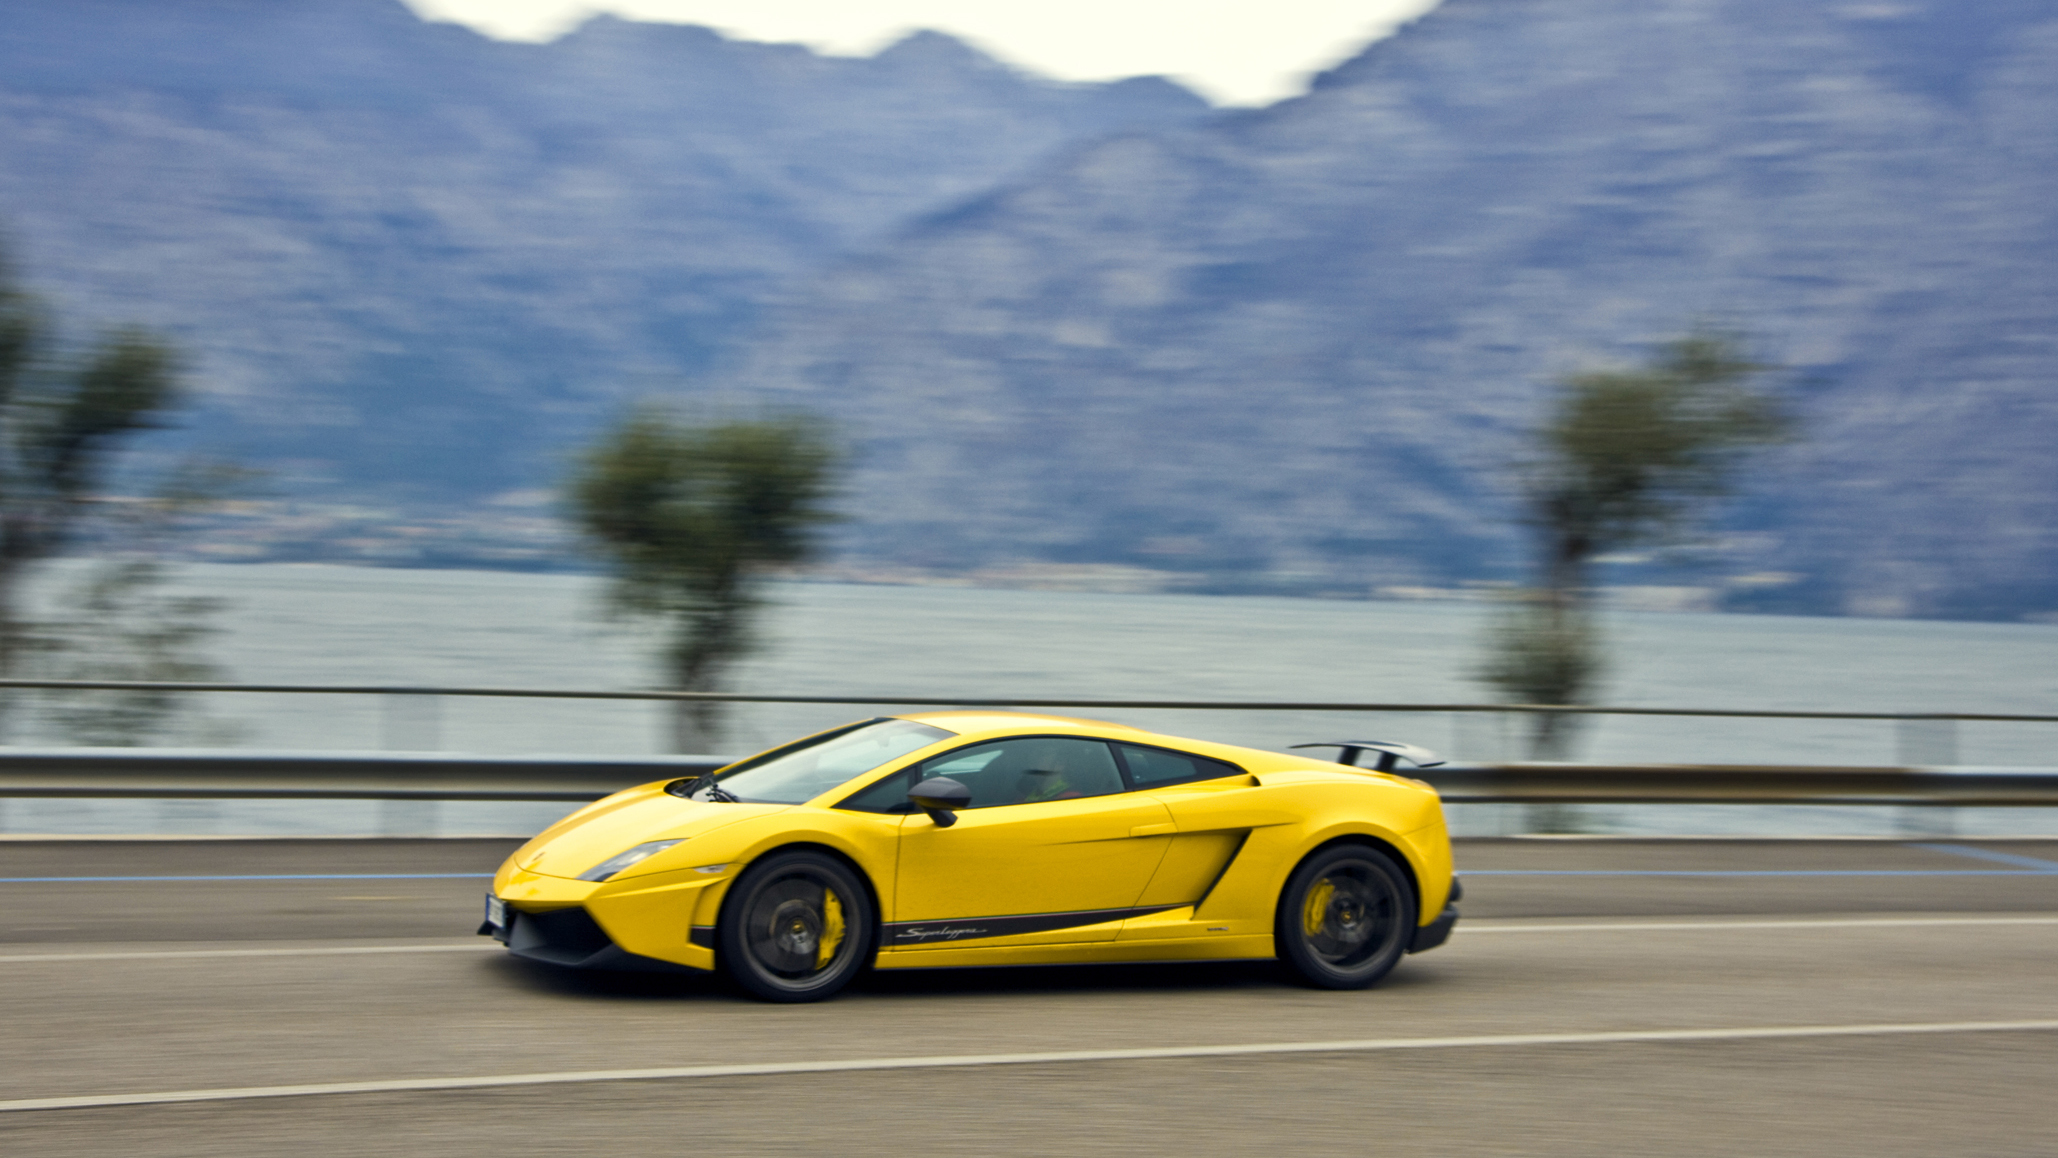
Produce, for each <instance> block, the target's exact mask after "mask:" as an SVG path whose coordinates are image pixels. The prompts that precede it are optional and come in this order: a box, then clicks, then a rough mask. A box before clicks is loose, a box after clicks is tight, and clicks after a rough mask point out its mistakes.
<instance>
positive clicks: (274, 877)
mask: <svg viewBox="0 0 2058 1158" xmlns="http://www.w3.org/2000/svg"><path fill="white" fill-rule="evenodd" d="M492 879H493V874H492V873H273V874H269V875H263V876H218V877H0V885H50V884H81V883H83V884H114V883H132V882H145V883H148V882H159V881H487V880H492Z"/></svg>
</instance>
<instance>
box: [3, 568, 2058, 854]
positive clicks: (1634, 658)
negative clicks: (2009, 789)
mask: <svg viewBox="0 0 2058 1158" xmlns="http://www.w3.org/2000/svg"><path fill="white" fill-rule="evenodd" d="M177 581H178V584H179V587H180V589H181V590H182V591H189V592H192V593H195V594H204V595H209V596H213V597H216V598H219V599H222V600H224V601H226V604H227V606H226V608H225V610H224V611H223V613H222V614H221V615H220V617H219V623H220V625H221V627H222V628H223V629H224V630H223V632H222V633H221V634H220V635H219V636H217V637H216V638H215V639H213V640H212V641H211V644H210V647H209V651H210V654H211V656H212V658H213V659H214V660H215V661H216V662H217V663H218V664H219V665H220V666H221V667H222V668H223V669H224V671H225V672H226V674H227V676H228V678H230V679H232V680H234V681H238V682H248V683H313V684H325V683H333V684H359V685H364V684H370V685H379V686H499V687H547V688H572V689H634V688H644V687H650V686H654V685H656V684H657V683H658V682H659V676H658V672H657V669H656V667H655V663H654V660H653V658H652V655H651V642H652V640H651V635H650V631H649V629H648V628H647V627H646V626H645V625H641V624H634V623H621V622H613V621H610V620H609V619H608V617H607V615H606V613H605V604H604V598H603V597H604V592H605V585H604V582H603V581H601V580H599V579H596V578H593V577H590V576H576V575H535V574H516V573H504V572H483V571H406V570H380V569H371V568H351V567H332V566H296V565H278V564H266V565H252V566H230V565H194V566H189V567H185V568H182V569H181V570H180V571H179V572H178V580H177ZM1490 619H1491V611H1490V609H1488V608H1486V607H1484V606H1482V605H1479V604H1470V603H1432V602H1420V603H1408V602H1355V601H1332V600H1301V599H1282V598H1266V597H1256V596H1202V595H1164V594H1122V595H1115V594H1089V593H1078V592H1052V591H1016V590H990V589H977V588H952V587H892V586H865V585H855V584H829V583H821V584H815V583H781V584H775V585H773V586H772V587H771V589H770V602H769V605H768V606H767V607H766V609H765V613H764V615H763V618H762V624H761V628H762V630H761V639H762V648H761V650H760V651H759V652H758V653H757V654H756V656H755V657H754V658H753V659H751V660H750V661H749V662H747V663H745V664H742V665H740V666H739V667H738V669H737V670H736V671H735V673H734V676H733V678H732V679H731V681H730V682H731V687H732V689H733V690H735V691H739V692H762V693H766V694H802V695H830V696H834V695H847V696H893V695H901V696H920V697H942V698H952V697H962V698H964V699H967V700H971V699H1002V700H1005V699H1008V698H1010V697H1019V698H1036V697H1080V698H1111V699H1123V698H1130V699H1196V700H1213V699H1218V700H1271V701H1299V702H1310V701H1327V702H1335V701H1343V702H1377V703H1453V702H1457V703H1463V702H1484V701H1487V700H1489V699H1490V698H1491V697H1490V695H1489V693H1488V691H1487V689H1485V688H1484V687H1482V686H1481V685H1480V684H1479V683H1478V682H1477V681H1476V680H1475V679H1474V678H1473V672H1474V670H1475V669H1476V667H1477V666H1478V663H1479V660H1480V657H1481V654H1482V648H1483V642H1482V641H1483V639H1484V637H1485V633H1486V630H1487V628H1488V626H1489V622H1490ZM1606 631H1607V639H1608V641H1609V665H1610V666H1609V671H1608V675H1607V678H1606V681H1605V685H1604V690H1603V693H1602V695H1601V696H1600V699H1601V700H1603V701H1604V702H1606V703H1609V704H1616V705H1625V706H1651V707H1714V708H1737V709H1747V710H1748V709H1819V710H1831V711H1887V712H1893V711H1908V712H2004V713H2036V714H2052V713H2058V626H2051V625H2042V624H1992V623H1955V622H1930V621H1904V620H1877V619H1815V618H1797V617H1773V616H1739V615H1693V614H1668V613H1657V612H1622V613H1617V614H1614V615H1611V616H1610V617H1609V618H1608V619H1607V621H1606ZM199 698H200V699H203V700H205V701H206V703H205V705H204V719H203V720H201V721H199V722H198V723H197V724H190V725H189V726H188V730H189V735H188V740H189V742H190V741H191V740H193V739H200V740H214V741H220V740H224V739H228V740H232V741H233V742H234V743H236V744H237V745H239V746H243V747H249V748H261V749H331V750H334V749H377V748H381V747H388V746H394V745H401V746H408V747H426V746H434V747H439V748H441V749H444V750H451V751H468V752H480V753H649V752H657V751H661V750H662V746H661V745H662V737H663V735H664V729H663V719H662V709H661V708H659V707H658V706H655V705H648V704H635V703H628V704H619V703H594V702H583V703H582V702H549V701H536V700H520V701H513V700H466V699H457V698H450V697H444V698H439V699H438V700H436V701H435V703H434V704H433V706H430V705H419V704H417V705H414V706H413V707H412V708H407V707H403V708H402V709H400V710H399V711H398V713H397V714H394V715H391V716H388V715H386V714H385V713H386V711H387V707H388V705H386V704H385V703H382V702H381V701H380V700H379V699H377V698H374V697H363V698H358V697H350V698H339V697H308V696H257V695H209V696H205V697H199ZM425 709H426V710H425ZM892 710H894V705H893V704H892V703H891V702H890V701H881V702H878V703H867V704H854V705H849V706H835V705H831V706H809V705H762V704H753V705H738V706H737V707H736V708H735V709H734V710H733V711H732V712H731V715H730V728H729V732H728V736H727V741H726V743H725V744H724V745H723V747H724V751H725V752H727V753H734V754H742V753H745V752H749V751H754V750H757V749H760V748H763V747H767V746H769V745H772V744H775V743H778V742H780V741H783V740H785V739H789V738H791V737H793V736H794V735H797V734H801V733H804V732H807V731H812V730H815V729H819V728H822V727H826V726H829V725H831V724H834V723H837V722H840V721H843V720H848V719H852V718H857V717H862V716H868V715H875V714H881V713H884V712H890V711H892ZM1103 714H1104V715H1108V716H1111V717H1113V718H1115V719H1118V720H1120V721H1122V722H1127V723H1134V724H1138V725H1140V726H1143V727H1148V728H1153V729H1157V730H1162V731H1166V732H1171V733H1174V734H1187V735H1195V736H1204V737H1207V738H1209V739H1217V740H1225V741H1229V742H1233V743H1239V744H1248V745H1252V746H1255V747H1262V748H1275V749H1276V748H1282V747H1284V746H1286V745H1289V744H1295V743H1304V742H1309V741H1319V740H1329V739H1340V738H1371V739H1401V740H1408V741H1412V742H1415V743H1420V744H1424V745H1427V746H1429V747H1431V748H1436V749H1438V750H1440V751H1443V752H1444V753H1446V754H1447V755H1450V756H1453V757H1455V758H1458V759H1465V760H1491V759H1503V758H1514V757H1519V756H1520V755H1521V754H1522V746H1521V742H1520V741H1521V736H1520V732H1519V728H1520V724H1519V721H1515V720H1512V719H1509V718H1505V717H1500V716H1472V717H1466V716H1457V715H1438V714H1406V713H1397V714H1383V715H1379V716H1375V717H1368V716H1363V715H1337V714H1331V713H1306V712H1299V713H1257V712H1175V711H1120V712H1108V713H1103ZM1898 742H1899V738H1898V737H1897V733H1896V729H1895V726H1894V725H1893V724H1891V723H1884V722H1881V723H1873V722H1836V721H1825V722H1816V721H1789V722H1772V721H1748V720H1668V719H1660V718H1649V717H1642V718H1625V717H1599V718H1594V719H1591V720H1589V721H1588V722H1587V723H1586V725H1585V727H1584V728H1583V730H1582V732H1581V737H1580V744H1579V749H1578V751H1577V753H1576V756H1577V758H1579V759H1586V760H1596V761H1625V762H1627V761H1653V762H1668V763H1670V762H1677V763H1773V762H1788V761H1796V762H1804V763H1808V762H1812V763H1825V764H1830V763H1834V764H1889V763H1894V762H1895V761H1896V760H1897V758H1898V757H1899V755H1900V749H1899V748H1898V747H1897V744H1898ZM1955 748H1956V760H1957V762H1958V763H1961V764H1972V765H2025V766H2048V765H2052V764H2058V755H2054V750H2058V725H2041V724H2039V725H2010V724H1970V725H1960V726H1959V728H1958V731H1957V736H1956V737H1955ZM392 807H393V806H387V808H388V811H389V812H390V811H391V809H392ZM0 808H4V812H0V826H4V829H5V830H6V831H11V832H16V833H21V832H88V831H101V832H112V831H123V832H137V831H166V830H180V831H183V830H193V829H198V830H212V831H222V832H246V831H249V832H258V831H271V832H278V831H309V832H314V831H372V830H376V829H378V828H380V827H387V828H391V827H393V826H394V824H395V823H396V822H395V819H394V818H393V817H392V816H390V815H389V816H387V817H385V819H383V820H382V819H381V818H380V817H379V816H378V815H377V814H378V812H379V807H378V806H376V805H374V804H372V803H370V802H364V803H361V804H360V803H355V802H346V803H344V804H342V805H337V806H332V805H328V804H325V805H322V806H320V808H319V809H314V810H310V806H308V805H305V804H298V803H288V802H219V803H214V802H185V803H178V802H106V801H103V802H79V801H31V800H13V801H8V802H6V803H5V804H4V805H0ZM561 811H563V809H562V808H559V807H558V806H554V805H542V806H537V805H492V806H487V805H463V806H460V805H448V804H446V805H443V806H442V807H441V814H440V816H439V817H436V818H433V819H424V818H422V817H420V816H416V817H414V818H412V819H411V820H406V821H403V822H401V823H403V824H413V825H415V826H417V827H420V826H424V825H429V824H433V825H434V826H435V827H437V828H438V830H439V831H446V832H450V831H480V830H484V831H495V832H524V831H532V830H533V829H534V828H535V827H539V826H540V825H541V824H542V823H545V822H547V820H548V819H549V818H550V814H554V813H555V812H561ZM1461 812H1462V815H1461V816H1460V817H1459V821H1460V826H1461V828H1465V829H1469V830H1474V831H1480V830H1492V831H1499V830H1502V829H1505V828H1508V827H1511V826H1513V827H1520V819H1519V817H1515V814H1516V813H1517V812H1519V810H1511V809H1497V808H1495V807H1493V806H1474V807H1472V808H1468V809H1464V810H1461ZM1893 813H1894V810H1887V809H1854V808H1835V809H1767V808H1751V807H1721V808H1716V807H1698V808H1648V807H1612V806H1611V807H1605V808H1604V807H1592V808H1587V809H1583V810H1581V817H1580V822H1581V824H1582V825H1583V826H1584V827H1586V828H1589V829H1593V830H1601V831H1697V832H1719V831H1751V832H1768V833H1771V832H1793V833H1796V834H1798V833H1800V832H1809V831H1814V832H1825V831H1873V830H1879V831H1892V830H1893V828H1894V826H1895V825H1897V824H1902V823H1905V822H1906V819H1907V818H1905V817H1896V816H1895V815H1893ZM1511 817H1513V818H1512V819H1511ZM1957 819H1958V821H1959V822H1960V824H1961V826H1963V827H1962V828H1961V830H1962V831H1996V832H1999V831H2038V832H2048V831H2058V824H2054V823H2052V821H2051V820H2050V818H2049V817H2048V815H2047V814H2044V813H2042V812H2036V813H2019V812H2011V811H2009V810H1998V809H1981V810H1969V811H1967V812H1964V813H1961V814H1960V815H1959V816H1958V818H1957Z"/></svg>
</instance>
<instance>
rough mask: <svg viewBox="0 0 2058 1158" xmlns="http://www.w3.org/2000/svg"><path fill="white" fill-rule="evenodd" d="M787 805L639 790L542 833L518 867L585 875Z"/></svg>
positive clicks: (523, 851)
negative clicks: (648, 844) (647, 848)
mask: <svg viewBox="0 0 2058 1158" xmlns="http://www.w3.org/2000/svg"><path fill="white" fill-rule="evenodd" d="M790 807H792V806H791V805H787V804H717V803H703V802H700V801H695V800H682V799H680V798H679V797H677V796H672V795H669V794H667V793H666V792H665V791H664V790H663V789H662V787H661V786H657V785H652V786H649V787H646V788H634V789H630V790H629V791H627V792H620V793H616V794H615V795H613V796H610V797H608V798H607V799H605V800H601V801H598V802H596V803H593V804H589V805H587V806H586V807H585V808H582V809H580V810H579V811H577V812H574V813H572V814H571V815H570V816H567V817H565V818H564V819H563V820H560V821H558V822H557V823H556V824H553V825H551V826H550V827H549V828H546V829H544V830H543V831H542V832H540V833H538V834H537V835H536V838H535V839H534V840H531V841H530V842H529V843H527V844H525V845H523V846H522V847H521V848H520V849H518V850H517V851H516V852H515V854H514V864H515V867H517V868H520V869H523V870H524V871H527V872H532V873H536V874H538V875H541V876H547V877H566V878H576V877H577V876H578V875H579V874H580V873H583V872H585V871H586V870H588V869H590V868H592V867H593V866H594V865H597V864H599V863H600V862H601V861H604V860H606V859H607V858H609V857H611V856H614V855H615V854H616V853H619V852H622V851H625V850H627V849H630V848H633V847H635V846H636V845H639V844H642V843H644V842H645V841H650V840H673V839H691V838H692V837H695V836H699V835H701V834H703V833H708V832H713V831H714V830H715V829H717V828H726V827H727V826H729V825H731V824H735V823H736V822H737V821H740V820H748V819H750V818H751V817H754V816H764V815H766V814H768V813H773V812H783V811H785V810H786V809H788V808H790Z"/></svg>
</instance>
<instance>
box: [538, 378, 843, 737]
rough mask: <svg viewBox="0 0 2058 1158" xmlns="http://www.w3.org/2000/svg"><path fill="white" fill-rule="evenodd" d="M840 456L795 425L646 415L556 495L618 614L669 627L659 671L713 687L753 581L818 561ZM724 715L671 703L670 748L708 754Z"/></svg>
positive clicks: (737, 642) (792, 419) (688, 687)
mask: <svg viewBox="0 0 2058 1158" xmlns="http://www.w3.org/2000/svg"><path fill="white" fill-rule="evenodd" d="M837 459H838V455H837V452H836V450H835V448H834V446H833V445H832V444H831V441H830V439H829V436H828V432H827V431H826V429H825V428H824V427H823V426H822V425H821V424H820V423H819V422H817V421H815V420H813V419H810V418H806V417H800V416H791V415H787V416H774V417H761V418H750V419H730V420H726V421H721V422H717V423H714V424H711V425H704V426H692V425H687V424H685V423H682V422H680V421H678V420H676V419H674V418H672V417H670V416H668V415H666V414H664V413H662V412H660V411H658V410H655V409H650V408H646V409H643V410H640V411H638V412H637V413H635V414H633V415H631V416H630V417H629V419H628V420H627V421H625V422H624V423H622V425H620V426H619V427H617V428H616V429H614V430H613V431H611V432H609V433H608V434H607V435H606V436H605V437H603V438H602V439H601V440H600V442H599V443H598V444H596V445H595V446H594V447H593V448H592V449H591V450H589V451H587V452H586V454H585V456H584V457H583V458H582V460H581V461H580V463H579V467H578V469H577V471H576V472H575V473H574V475H573V477H572V478H571V480H570V482H569V483H568V485H567V488H566V498H567V505H568V506H569V508H570V509H571V511H572V514H573V516H574V517H575V519H576V521H577V522H578V525H579V527H580V529H581V530H582V531H583V532H584V533H585V535H586V536H587V538H589V539H590V540H592V542H593V543H595V544H596V545H597V546H598V547H599V548H600V549H601V551H602V552H603V553H605V554H606V556H607V557H608V561H609V562H610V564H611V565H612V569H613V572H614V586H613V591H612V597H613V601H614V603H615V606H616V608H617V609H618V610H620V611H622V612H624V613H627V614H631V615H640V616H649V617H653V618H657V619H661V620H664V621H667V625H668V628H669V636H668V638H667V639H666V640H665V642H664V662H665V667H666V675H667V676H668V677H669V679H670V681H671V686H672V687H674V688H677V689H679V690H681V691H693V692H707V691H716V690H719V688H720V685H721V679H722V675H723V673H724V671H725V669H726V668H727V667H728V666H729V665H730V664H731V663H733V662H734V661H735V660H736V659H737V658H738V657H740V656H742V655H743V654H744V653H746V652H747V651H748V650H749V649H750V646H751V643H752V640H751V626H752V623H751V621H752V618H753V617H754V614H755V612H756V610H757V608H758V606H759V603H760V599H759V594H758V592H759V581H760V580H761V579H762V577H763V576H764V574H765V573H766V571H767V569H769V568H773V567H778V566H790V565H793V564H797V563H800V562H803V561H805V560H806V559H808V558H809V557H810V556H811V555H812V554H813V551H814V545H815V540H814V536H813V533H812V532H813V531H814V528H815V527H817V526H818V525H820V524H821V523H824V522H826V521H828V520H829V519H830V518H831V516H830V515H829V513H828V511H827V509H826V505H825V504H826V502H827V499H828V497H829V494H830V488H831V483H832V476H833V474H834V473H835V468H836V464H837ZM719 709H720V705H719V704H717V703H711V702H704V701H703V702H695V701H682V702H680V703H679V704H678V705H677V706H676V709H675V711H674V714H673V735H672V742H673V745H674V749H675V750H676V751H680V752H693V751H706V750H708V747H709V745H710V744H712V743H713V741H714V740H715V738H716V734H717V730H718V727H719V724H720V720H721V713H720V710H719Z"/></svg>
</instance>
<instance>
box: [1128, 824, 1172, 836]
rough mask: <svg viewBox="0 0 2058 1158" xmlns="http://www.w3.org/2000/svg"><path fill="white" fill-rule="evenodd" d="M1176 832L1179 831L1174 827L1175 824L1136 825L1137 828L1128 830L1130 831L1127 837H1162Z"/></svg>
mask: <svg viewBox="0 0 2058 1158" xmlns="http://www.w3.org/2000/svg"><path fill="white" fill-rule="evenodd" d="M1178 831H1179V826H1178V825H1176V824H1139V825H1137V826H1136V827H1135V828H1132V829H1130V830H1129V835H1131V836H1163V835H1165V834H1166V833H1168V832H1178Z"/></svg>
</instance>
